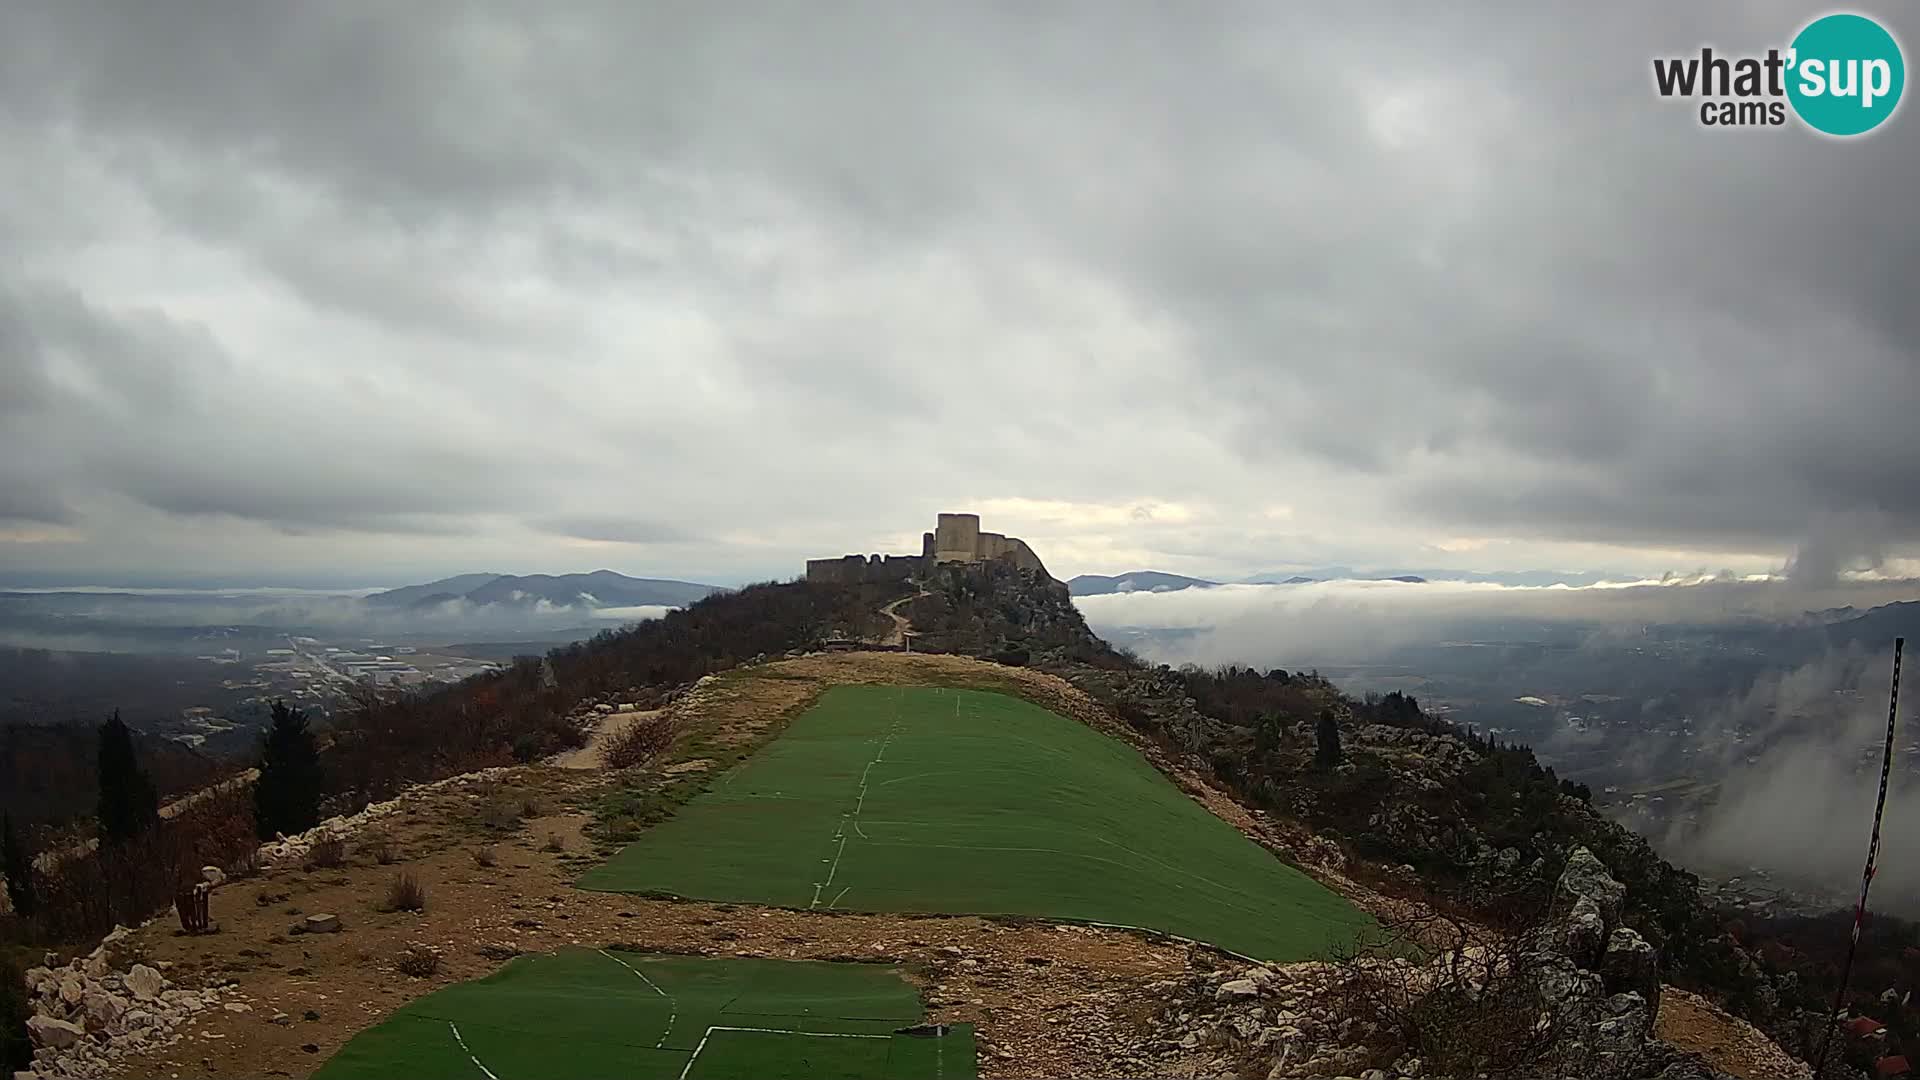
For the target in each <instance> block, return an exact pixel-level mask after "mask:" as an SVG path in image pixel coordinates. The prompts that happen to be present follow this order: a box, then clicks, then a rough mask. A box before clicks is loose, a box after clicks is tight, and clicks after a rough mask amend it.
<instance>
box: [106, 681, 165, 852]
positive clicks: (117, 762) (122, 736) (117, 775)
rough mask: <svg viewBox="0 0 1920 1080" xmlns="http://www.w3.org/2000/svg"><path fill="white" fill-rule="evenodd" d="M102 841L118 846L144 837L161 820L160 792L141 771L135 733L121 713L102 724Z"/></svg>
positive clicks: (115, 714)
mask: <svg viewBox="0 0 1920 1080" xmlns="http://www.w3.org/2000/svg"><path fill="white" fill-rule="evenodd" d="M98 762H99V769H100V803H99V816H100V842H101V843H102V844H114V843H120V842H122V841H126V840H130V839H132V838H133V837H135V836H138V835H140V834H141V833H142V832H144V831H146V830H147V829H148V828H149V827H151V826H153V825H155V824H157V823H158V822H159V820H160V793H159V792H158V791H156V790H155V789H154V786H153V780H152V778H151V777H149V776H148V775H147V774H146V771H145V770H144V769H142V768H140V761H139V759H138V758H137V757H135V756H134V752H133V732H132V731H130V730H128V729H127V725H126V724H125V723H123V722H122V721H121V719H120V710H118V709H115V710H114V711H113V716H112V717H111V718H110V719H108V721H107V722H106V723H104V724H102V725H100V756H99V759H98Z"/></svg>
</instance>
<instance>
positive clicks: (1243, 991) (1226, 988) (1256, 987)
mask: <svg viewBox="0 0 1920 1080" xmlns="http://www.w3.org/2000/svg"><path fill="white" fill-rule="evenodd" d="M1213 996H1214V1000H1216V1001H1229V1000H1234V999H1244V998H1252V997H1259V996H1260V984H1259V983H1256V982H1254V981H1253V980H1252V979H1229V980H1228V981H1226V982H1223V983H1221V984H1220V988H1219V989H1218V990H1215V991H1214V992H1213Z"/></svg>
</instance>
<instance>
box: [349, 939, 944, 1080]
mask: <svg viewBox="0 0 1920 1080" xmlns="http://www.w3.org/2000/svg"><path fill="white" fill-rule="evenodd" d="M923 1015H924V1010H923V1009H922V1008H921V1005H920V1000H919V997H918V995H917V994H916V992H915V990H914V988H913V987H912V986H911V985H909V984H908V983H907V982H906V981H905V980H903V979H901V978H900V974H899V969H898V968H897V967H896V966H893V965H886V964H828V963H818V962H813V961H793V960H752V959H738V958H716V957H699V956H659V955H654V954H649V953H634V952H617V951H593V950H585V949H576V950H569V951H566V952H562V953H557V954H554V955H550V956H523V957H519V958H518V959H515V960H514V961H513V962H512V963H510V964H508V965H507V966H506V967H504V968H502V969H501V970H499V971H498V972H495V973H494V974H492V975H490V976H488V977H487V978H484V979H478V980H475V981H474V982H467V983H459V984H457V985H454V986H449V987H447V988H446V989H444V990H440V991H437V992H435V993H432V994H429V995H427V996H426V997H423V998H421V999H419V1000H418V1001H415V1002H413V1003H411V1004H409V1005H406V1006H403V1007H402V1008H401V1009H399V1010H398V1011H397V1012H395V1013H394V1014H393V1016H391V1017H389V1018H388V1019H387V1021H386V1022H385V1023H382V1024H380V1025H379V1026H377V1027H373V1028H369V1029H367V1030H366V1031H363V1032H361V1033H360V1034H359V1035H357V1036H355V1037H354V1039H353V1041H352V1042H349V1043H348V1044H347V1045H346V1046H344V1047H342V1048H341V1050H340V1052H339V1053H337V1054H335V1055H334V1056H333V1058H332V1059H331V1060H329V1061H328V1062H327V1063H326V1065H325V1066H323V1067H322V1068H321V1069H320V1071H319V1072H318V1073H316V1074H315V1078H316V1080H363V1078H365V1080H371V1078H375V1077H379V1078H387V1077H402V1076H404V1077H409V1078H414V1080H433V1078H437V1077H447V1078H459V1080H476V1078H478V1080H484V1078H486V1077H494V1078H496V1080H534V1078H542V1080H544V1078H553V1080H574V1078H579V1080H591V1078H601V1077H614V1076H617V1077H623V1078H631V1080H723V1078H724V1080H734V1078H738V1080H745V1078H749V1077H752V1078H761V1077H770V1076H780V1077H796V1078H809V1080H812V1078H818V1080H827V1078H834V1080H920V1078H926V1077H932V1078H939V1077H951V1078H953V1080H971V1078H972V1077H973V1076H974V1057H973V1031H972V1029H971V1028H970V1027H968V1026H967V1025H964V1024H961V1025H954V1026H952V1027H948V1028H943V1029H927V1028H922V1027H919V1026H918V1025H919V1021H920V1019H921V1017H922V1016H923Z"/></svg>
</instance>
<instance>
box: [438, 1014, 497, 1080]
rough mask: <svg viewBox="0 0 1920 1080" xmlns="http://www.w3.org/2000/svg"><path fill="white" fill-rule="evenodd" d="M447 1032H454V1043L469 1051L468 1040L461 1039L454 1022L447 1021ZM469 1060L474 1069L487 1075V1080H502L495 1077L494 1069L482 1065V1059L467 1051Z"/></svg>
mask: <svg viewBox="0 0 1920 1080" xmlns="http://www.w3.org/2000/svg"><path fill="white" fill-rule="evenodd" d="M447 1030H448V1031H451V1032H453V1041H454V1042H457V1043H459V1044H460V1049H462V1050H467V1040H465V1039H463V1038H461V1037H460V1029H459V1028H457V1027H454V1026H453V1021H451V1020H449V1021H447ZM467 1060H468V1061H471V1062H473V1067H474V1068H476V1069H479V1070H480V1071H481V1072H483V1073H485V1074H486V1075H487V1080H500V1078H499V1077H497V1076H495V1075H493V1070H492V1069H489V1068H487V1067H486V1066H485V1065H482V1064H480V1059H479V1058H477V1057H474V1056H473V1051H471V1050H467Z"/></svg>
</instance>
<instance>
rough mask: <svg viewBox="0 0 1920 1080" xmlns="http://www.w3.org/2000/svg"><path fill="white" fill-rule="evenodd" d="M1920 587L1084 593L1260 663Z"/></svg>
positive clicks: (1110, 619) (1143, 621)
mask: <svg viewBox="0 0 1920 1080" xmlns="http://www.w3.org/2000/svg"><path fill="white" fill-rule="evenodd" d="M1917 596H1920V580H1916V579H1898V580H1880V579H1857V580H1843V581H1838V582H1835V583H1833V584H1830V585H1826V586H1823V587H1808V586H1805V585H1801V584H1796V583H1794V582H1791V581H1788V580H1785V579H1781V578H1768V579H1765V580H1754V579H1740V578H1731V577H1725V576H1722V577H1714V578H1688V579H1668V580H1666V581H1659V582H1638V583H1632V584H1601V585H1584V586H1567V585H1551V586H1516V585H1499V584H1491V583H1480V582H1459V581H1432V582H1424V583H1411V582H1400V581H1318V582H1312V583H1309V584H1301V585H1222V586H1219V587H1217V588H1211V589H1182V590H1180V591H1177V592H1162V593H1146V592H1134V593H1115V594H1110V595H1105V596H1082V597H1076V598H1075V599H1074V602H1075V604H1077V605H1078V606H1079V608H1080V611H1081V612H1082V614H1084V615H1085V616H1086V618H1087V622H1088V624H1089V625H1090V626H1092V627H1093V630H1094V632H1095V633H1098V634H1100V635H1101V636H1102V637H1106V638H1108V639H1110V640H1113V641H1116V642H1119V643H1121V644H1125V645H1129V646H1131V647H1133V648H1135V649H1136V650H1137V651H1138V652H1140V653H1141V655H1142V656H1144V657H1146V658H1148V659H1150V660H1153V661H1156V662H1158V663H1166V664H1175V665H1178V664H1183V663H1196V664H1200V665H1203V666H1212V665H1215V664H1228V663H1241V664H1251V665H1255V666H1259V667H1286V668H1311V667H1314V666H1316V665H1326V666H1334V665H1350V664H1369V663H1379V662H1381V661H1383V660H1385V659H1387V658H1388V657H1389V656H1391V655H1392V654H1393V653H1394V652H1395V651H1397V650H1399V649H1402V648H1405V647H1407V646H1410V645H1427V644H1435V643H1439V642H1445V641H1450V640H1453V639H1456V638H1467V637H1485V636H1488V635H1497V634H1502V633H1512V632H1521V631H1537V630H1539V629H1541V628H1543V627H1545V628H1549V629H1551V628H1552V627H1554V626H1556V625H1558V626H1560V627H1564V628H1566V629H1567V630H1568V631H1569V632H1574V631H1577V632H1579V633H1581V634H1583V635H1594V634H1598V635H1603V636H1620V637H1624V636H1627V635H1630V634H1638V633H1640V632H1641V631H1642V630H1643V629H1644V628H1645V627H1647V626H1653V625H1664V626H1673V625H1681V626H1700V627H1715V626H1728V625H1735V624H1740V623H1745V622H1756V621H1757V622H1767V623H1776V624H1777V623H1792V622H1797V621H1805V622H1815V621H1819V619H1820V616H1819V614H1818V613H1821V612H1826V611H1830V610H1831V609H1836V608H1845V607H1849V606H1850V607H1853V608H1855V609H1857V610H1859V611H1865V610H1866V609H1868V608H1871V607H1874V606H1877V605H1880V604H1886V603H1893V602H1896V601H1901V600H1911V599H1914V598H1915V597H1917Z"/></svg>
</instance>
